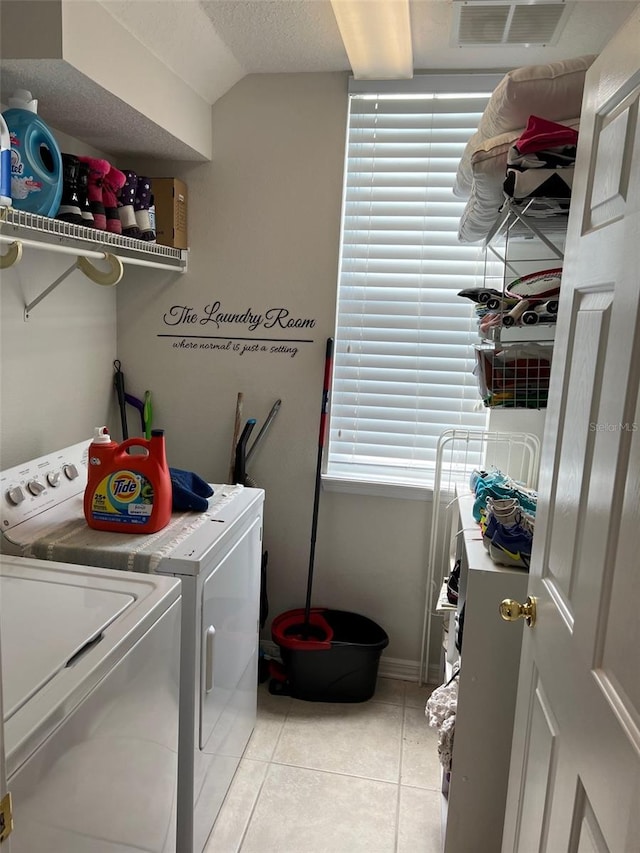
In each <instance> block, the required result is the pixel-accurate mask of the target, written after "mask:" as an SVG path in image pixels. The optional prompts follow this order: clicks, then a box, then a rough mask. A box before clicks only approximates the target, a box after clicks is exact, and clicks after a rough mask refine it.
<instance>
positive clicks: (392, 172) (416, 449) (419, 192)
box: [328, 90, 489, 483]
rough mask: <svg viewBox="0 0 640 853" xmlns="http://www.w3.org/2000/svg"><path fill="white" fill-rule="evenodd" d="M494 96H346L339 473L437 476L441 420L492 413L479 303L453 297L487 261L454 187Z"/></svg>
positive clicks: (336, 391) (336, 384)
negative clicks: (479, 373) (469, 232)
mask: <svg viewBox="0 0 640 853" xmlns="http://www.w3.org/2000/svg"><path fill="white" fill-rule="evenodd" d="M485 91H489V90H485ZM487 99H488V95H483V96H482V97H479V96H477V95H464V94H463V95H460V94H457V93H455V92H454V93H453V94H446V95H435V94H432V93H428V94H427V95H426V96H425V95H420V96H417V95H415V94H413V95H410V96H401V97H399V96H391V95H387V94H384V95H381V94H378V95H375V96H371V95H357V96H355V95H352V96H351V98H350V113H349V133H348V143H347V146H348V147H347V160H346V170H345V191H344V210H343V230H342V252H341V263H340V281H339V290H338V316H337V328H336V342H335V357H334V362H335V367H334V381H333V390H332V397H331V421H330V438H329V454H328V473H329V474H330V475H336V476H347V477H349V476H350V477H354V478H357V479H373V480H382V481H385V480H391V481H396V482H398V481H400V482H402V481H410V482H411V481H416V480H417V481H419V482H427V483H428V482H429V481H430V480H431V481H432V479H433V469H434V464H435V457H436V445H437V441H438V437H439V436H440V434H441V433H442V432H443V431H444V430H445V429H448V428H450V427H465V428H478V429H484V428H485V427H486V425H487V410H486V409H484V408H482V407H481V406H479V396H478V391H477V385H476V382H475V378H474V376H473V373H472V371H473V367H474V363H475V361H474V352H473V348H472V345H473V343H474V342H476V343H477V340H478V337H477V325H476V321H475V319H474V317H473V310H472V303H471V302H469V301H468V300H466V299H462V298H460V297H459V296H457V293H458V291H460V290H462V289H463V288H467V287H478V286H480V285H481V281H482V271H483V263H482V260H481V250H480V249H479V248H478V247H477V246H469V245H465V244H461V243H460V242H459V241H458V237H457V231H458V222H459V219H460V216H461V214H462V211H463V209H464V205H465V202H464V201H463V200H460V199H458V198H456V197H455V196H454V195H453V192H452V187H453V184H454V178H455V173H456V169H457V167H458V163H459V161H460V157H461V156H462V152H463V149H464V146H465V144H466V142H467V140H468V139H469V137H470V136H471V135H472V134H473V132H474V131H475V129H476V127H477V123H478V121H479V119H480V116H481V114H482V111H483V109H484V107H485V105H486V102H487ZM461 461H462V460H461Z"/></svg>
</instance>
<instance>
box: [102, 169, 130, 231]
mask: <svg viewBox="0 0 640 853" xmlns="http://www.w3.org/2000/svg"><path fill="white" fill-rule="evenodd" d="M125 181H126V177H125V175H124V174H123V173H122V172H121V171H120V169H116V167H115V166H111V168H110V169H109V171H108V172H107V174H106V175H105V177H104V181H103V182H102V201H103V203H104V211H105V216H106V219H107V231H110V232H111V233H112V234H122V222H120V214H119V213H118V195H119V193H120V190H121V189H122V187H123V186H124V183H125Z"/></svg>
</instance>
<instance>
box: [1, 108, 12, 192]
mask: <svg viewBox="0 0 640 853" xmlns="http://www.w3.org/2000/svg"><path fill="white" fill-rule="evenodd" d="M0 206H2V207H11V137H10V136H9V128H8V127H7V123H6V121H5V120H4V119H3V117H2V115H0Z"/></svg>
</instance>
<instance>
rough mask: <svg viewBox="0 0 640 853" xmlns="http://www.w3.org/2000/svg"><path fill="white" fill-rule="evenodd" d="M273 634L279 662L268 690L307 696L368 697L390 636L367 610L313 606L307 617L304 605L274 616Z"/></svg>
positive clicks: (326, 698)
mask: <svg viewBox="0 0 640 853" xmlns="http://www.w3.org/2000/svg"><path fill="white" fill-rule="evenodd" d="M305 635H306V636H305ZM271 636H272V638H273V641H274V642H275V643H276V644H277V645H278V647H279V648H280V654H281V657H282V664H283V669H282V671H281V673H280V679H279V681H278V677H277V675H276V674H275V673H273V674H274V676H275V678H274V679H273V680H272V684H273V682H275V685H276V686H275V688H274V689H272V692H274V693H281V694H285V695H288V696H293V697H295V698H296V699H306V700H307V701H309V702H366V701H367V699H371V697H372V696H373V694H374V693H375V689H376V680H377V678H378V664H379V662H380V655H381V654H382V650H383V649H385V648H386V647H387V646H388V645H389V637H388V636H387V634H386V632H385V631H383V629H382V628H381V627H380V626H379V625H378V624H377V623H376V622H374V621H373V620H371V619H368V618H367V617H366V616H360V615H359V614H358V613H350V612H348V611H346V610H330V609H324V608H322V607H314V608H312V609H311V611H310V613H309V619H308V623H305V610H304V609H303V608H300V609H298V610H288V611H286V612H285V613H281V614H280V615H279V616H277V617H276V618H275V619H274V620H273V624H272V626H271ZM278 683H279V687H278V686H277V685H278Z"/></svg>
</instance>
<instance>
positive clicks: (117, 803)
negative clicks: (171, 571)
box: [0, 556, 181, 853]
mask: <svg viewBox="0 0 640 853" xmlns="http://www.w3.org/2000/svg"><path fill="white" fill-rule="evenodd" d="M180 605H181V599H180V583H179V582H178V581H176V580H174V579H172V578H166V577H154V576H148V577H144V576H142V575H131V574H127V575H125V574H123V573H122V572H113V571H107V570H96V569H87V568H84V567H81V566H69V565H65V564H61V563H46V562H42V561H38V560H30V559H24V558H17V557H7V556H1V557H0V630H1V639H2V688H3V700H4V736H5V737H4V742H5V752H6V768H7V787H8V790H9V791H10V792H11V796H12V801H13V818H14V830H13V833H12V835H11V837H10V841H11V850H12V851H13V853H140V851H148V853H173V851H175V822H176V799H177V767H178V708H179V641H180Z"/></svg>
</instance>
